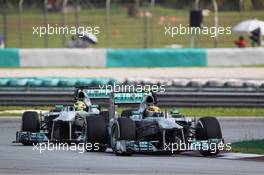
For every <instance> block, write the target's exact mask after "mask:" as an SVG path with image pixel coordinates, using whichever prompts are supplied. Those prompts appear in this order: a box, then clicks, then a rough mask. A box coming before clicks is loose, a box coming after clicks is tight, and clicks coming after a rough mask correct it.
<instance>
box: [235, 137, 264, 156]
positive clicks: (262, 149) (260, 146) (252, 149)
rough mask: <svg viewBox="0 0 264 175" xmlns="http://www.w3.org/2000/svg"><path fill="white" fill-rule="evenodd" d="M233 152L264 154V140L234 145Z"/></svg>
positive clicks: (241, 142)
mask: <svg viewBox="0 0 264 175" xmlns="http://www.w3.org/2000/svg"><path fill="white" fill-rule="evenodd" d="M231 146H232V152H242V153H252V154H264V139H263V140H249V141H240V142H235V143H232V145H231Z"/></svg>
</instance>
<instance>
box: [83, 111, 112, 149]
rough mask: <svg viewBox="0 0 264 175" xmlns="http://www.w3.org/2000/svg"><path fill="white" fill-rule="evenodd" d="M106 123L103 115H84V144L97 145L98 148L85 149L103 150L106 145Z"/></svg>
mask: <svg viewBox="0 0 264 175" xmlns="http://www.w3.org/2000/svg"><path fill="white" fill-rule="evenodd" d="M106 142H107V137H106V125H105V119H104V117H103V116H87V117H86V144H87V143H89V144H92V145H95V144H97V145H99V149H89V150H87V149H86V151H100V152H104V151H105V150H106V147H104V146H102V145H104V144H106Z"/></svg>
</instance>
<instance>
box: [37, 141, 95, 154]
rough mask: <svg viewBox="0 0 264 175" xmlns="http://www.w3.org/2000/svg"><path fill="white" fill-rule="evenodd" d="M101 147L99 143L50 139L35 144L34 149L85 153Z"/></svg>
mask: <svg viewBox="0 0 264 175" xmlns="http://www.w3.org/2000/svg"><path fill="white" fill-rule="evenodd" d="M99 149H100V147H99V143H89V142H85V143H74V142H73V143H67V142H66V143H63V142H50V141H48V142H40V143H36V144H33V149H32V150H33V151H37V152H39V153H43V152H45V151H78V153H84V152H85V151H98V150H99Z"/></svg>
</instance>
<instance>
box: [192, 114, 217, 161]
mask: <svg viewBox="0 0 264 175" xmlns="http://www.w3.org/2000/svg"><path fill="white" fill-rule="evenodd" d="M195 138H196V139H197V140H208V139H222V131H221V127H220V124H219V122H218V120H217V119H216V118H215V117H203V118H200V119H199V120H198V122H197V126H196V129H195ZM200 153H201V154H202V155H204V156H213V155H216V154H218V153H219V150H218V149H216V150H214V151H212V150H200Z"/></svg>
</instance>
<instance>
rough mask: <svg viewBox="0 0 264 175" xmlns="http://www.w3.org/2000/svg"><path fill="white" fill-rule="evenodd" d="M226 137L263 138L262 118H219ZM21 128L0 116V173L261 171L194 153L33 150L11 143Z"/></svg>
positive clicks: (259, 165)
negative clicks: (170, 154)
mask: <svg viewBox="0 0 264 175" xmlns="http://www.w3.org/2000/svg"><path fill="white" fill-rule="evenodd" d="M220 122H221V125H222V130H223V135H224V137H225V139H226V141H228V142H231V141H237V140H241V139H253V138H264V136H263V133H264V118H262V119H261V118H259V119H257V118H252V119H248V118H247V119H241V118H237V119H220ZM19 128H20V119H18V118H0V174H87V173H92V174H181V175H186V174H211V175H214V174H215V175H219V174H225V175H226V174H234V175H235V174H236V175H237V174H239V175H246V174H248V175H254V174H258V175H263V172H264V163H263V162H258V161H245V160H228V159H222V158H220V157H221V156H219V157H216V158H205V157H201V156H199V155H198V154H196V153H187V154H180V155H179V154H178V155H173V156H167V155H141V154H134V155H133V156H132V157H117V156H115V155H114V154H112V153H111V150H109V151H108V152H106V153H96V152H89V153H87V152H85V153H83V154H81V153H78V151H53V152H52V151H45V152H43V153H41V154H40V153H39V152H38V151H33V146H22V145H20V144H13V143H11V142H12V141H13V140H14V139H15V131H16V130H19Z"/></svg>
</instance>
